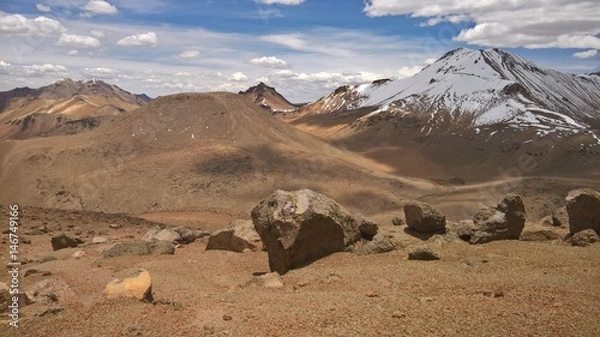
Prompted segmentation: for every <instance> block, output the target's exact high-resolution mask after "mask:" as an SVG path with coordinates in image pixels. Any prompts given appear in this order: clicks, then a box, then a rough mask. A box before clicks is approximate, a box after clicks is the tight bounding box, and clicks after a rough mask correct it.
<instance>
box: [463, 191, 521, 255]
mask: <svg viewBox="0 0 600 337" xmlns="http://www.w3.org/2000/svg"><path fill="white" fill-rule="evenodd" d="M473 223H474V225H475V227H476V229H475V233H473V235H472V236H471V240H470V241H469V242H470V243H473V244H475V243H486V242H490V241H495V240H518V239H519V238H520V237H521V232H522V231H523V228H524V227H525V205H524V204H523V200H522V199H521V197H520V196H518V195H517V194H514V193H510V194H507V195H506V196H505V197H504V199H502V201H501V202H500V203H499V204H498V205H497V206H496V207H490V208H486V209H483V210H480V211H479V212H477V214H475V216H474V217H473Z"/></svg>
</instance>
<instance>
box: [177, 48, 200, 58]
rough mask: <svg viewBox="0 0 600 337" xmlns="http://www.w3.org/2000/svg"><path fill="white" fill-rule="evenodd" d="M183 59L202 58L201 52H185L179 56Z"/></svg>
mask: <svg viewBox="0 0 600 337" xmlns="http://www.w3.org/2000/svg"><path fill="white" fill-rule="evenodd" d="M178 56H179V57H181V58H182V59H192V58H194V57H198V56H200V52H199V51H198V50H184V51H182V52H181V53H179V55H178Z"/></svg>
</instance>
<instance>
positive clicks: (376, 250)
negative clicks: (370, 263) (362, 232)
mask: <svg viewBox="0 0 600 337" xmlns="http://www.w3.org/2000/svg"><path fill="white" fill-rule="evenodd" d="M394 249H396V245H395V244H394V243H393V242H392V241H391V240H390V239H388V238H387V237H386V236H385V235H383V234H377V235H375V236H373V239H372V240H371V241H367V240H363V241H359V242H357V243H355V244H354V245H353V246H352V247H351V249H350V251H351V252H353V253H356V254H359V255H367V254H380V253H386V252H391V251H393V250H394Z"/></svg>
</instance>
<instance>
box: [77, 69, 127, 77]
mask: <svg viewBox="0 0 600 337" xmlns="http://www.w3.org/2000/svg"><path fill="white" fill-rule="evenodd" d="M81 73H82V75H83V76H85V77H86V78H100V79H113V78H114V77H115V75H117V74H118V73H119V71H117V70H116V69H112V68H105V67H95V68H84V69H83V70H81Z"/></svg>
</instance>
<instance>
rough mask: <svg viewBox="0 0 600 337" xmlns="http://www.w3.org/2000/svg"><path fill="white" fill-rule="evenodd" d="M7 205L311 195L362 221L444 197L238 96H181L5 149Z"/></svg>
mask: <svg viewBox="0 0 600 337" xmlns="http://www.w3.org/2000/svg"><path fill="white" fill-rule="evenodd" d="M0 160H1V163H2V167H3V169H2V172H1V174H0V186H1V187H2V191H3V193H2V195H1V196H0V203H15V202H16V203H20V204H23V205H40V206H46V207H55V208H73V209H85V210H103V211H112V212H132V213H140V212H156V211H166V210H170V211H172V210H202V209H222V210H227V211H232V212H241V213H242V214H246V213H247V211H248V210H249V209H250V208H251V207H252V206H253V205H254V204H255V203H256V201H257V200H259V199H260V198H261V197H263V196H265V195H267V194H269V193H271V192H272V191H273V190H275V189H278V188H282V189H298V188H303V187H307V188H311V189H314V190H316V191H320V192H323V193H326V194H328V195H331V196H332V197H333V198H335V199H336V200H339V201H340V202H342V203H344V204H345V205H347V206H349V207H350V208H353V209H355V210H360V211H362V212H365V213H369V212H381V211H386V210H392V209H398V208H399V207H400V204H401V202H402V200H404V199H405V198H414V197H416V196H419V195H423V194H429V193H432V192H435V191H440V190H441V189H440V188H438V187H436V185H435V184H432V183H427V182H423V181H419V180H416V179H403V178H398V177H395V176H391V175H387V174H384V173H378V172H377V170H378V169H379V167H378V166H377V165H376V164H375V163H373V162H371V161H368V160H365V159H364V158H361V157H359V156H356V155H354V154H352V153H349V152H347V151H343V150H340V149H337V148H335V147H333V146H331V145H329V144H327V143H325V142H323V141H321V140H319V139H317V138H315V137H313V136H311V135H308V134H306V133H304V132H301V131H299V130H297V129H295V128H293V127H291V126H289V125H287V124H286V123H283V122H281V121H280V120H278V119H277V118H275V117H274V116H271V115H270V114H265V113H264V111H263V110H261V109H260V108H259V107H258V106H256V105H254V104H252V103H251V102H249V101H248V100H247V99H245V98H243V97H241V96H240V95H235V94H228V93H212V94H177V95H172V96H165V97H161V98H158V99H156V100H154V101H152V102H150V103H149V104H147V105H145V106H144V107H142V108H140V109H137V110H135V111H133V112H131V113H129V114H127V115H123V116H119V117H117V118H114V120H112V121H109V122H106V123H103V124H101V125H100V126H99V127H97V128H95V129H94V130H92V131H90V132H85V133H79V134H75V135H71V136H56V137H48V138H33V139H27V140H19V141H16V140H5V141H2V142H0Z"/></svg>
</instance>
